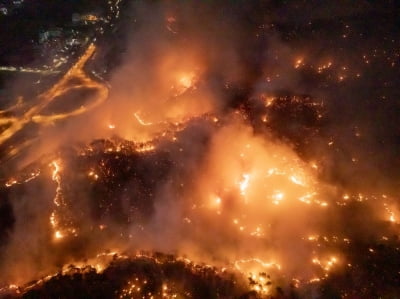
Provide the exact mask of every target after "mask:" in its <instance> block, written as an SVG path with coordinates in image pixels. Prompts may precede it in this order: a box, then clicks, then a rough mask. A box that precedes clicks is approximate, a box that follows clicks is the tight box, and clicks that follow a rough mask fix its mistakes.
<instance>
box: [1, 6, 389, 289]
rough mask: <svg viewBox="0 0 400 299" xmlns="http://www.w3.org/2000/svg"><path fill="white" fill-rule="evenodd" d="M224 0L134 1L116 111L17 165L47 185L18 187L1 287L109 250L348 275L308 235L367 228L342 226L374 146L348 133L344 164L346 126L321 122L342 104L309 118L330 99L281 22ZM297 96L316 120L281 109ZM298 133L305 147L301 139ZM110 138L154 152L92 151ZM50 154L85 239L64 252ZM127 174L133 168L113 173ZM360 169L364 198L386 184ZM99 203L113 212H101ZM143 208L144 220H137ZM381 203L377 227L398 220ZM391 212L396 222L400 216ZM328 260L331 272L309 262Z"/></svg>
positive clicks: (57, 129)
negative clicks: (277, 27) (344, 208)
mask: <svg viewBox="0 0 400 299" xmlns="http://www.w3.org/2000/svg"><path fill="white" fill-rule="evenodd" d="M216 2H217V1H215V2H212V3H211V2H209V3H208V2H207V3H203V2H202V1H197V2H190V3H189V2H182V3H180V4H179V5H175V4H173V3H170V2H161V3H160V2H153V3H143V2H137V1H135V2H134V3H133V4H132V6H131V7H130V9H131V15H130V18H131V22H130V23H129V25H128V28H127V30H128V31H129V32H130V33H129V34H128V35H127V36H128V37H127V41H126V43H127V45H128V46H127V49H128V50H127V51H126V53H124V55H123V57H122V63H121V65H120V66H118V67H116V69H115V70H113V72H112V74H111V76H110V86H111V88H110V91H109V97H108V99H107V101H105V102H104V103H102V104H101V105H99V106H97V107H94V108H93V109H92V110H88V111H87V112H86V113H84V114H82V115H79V116H76V117H71V118H67V119H66V120H65V121H63V122H62V123H61V124H56V125H55V126H46V127H43V128H42V129H41V131H40V139H39V140H38V141H37V142H36V143H35V147H34V148H33V147H31V148H30V149H29V153H28V154H27V155H25V156H24V157H23V159H22V162H21V163H20V167H21V168H22V166H24V167H25V166H26V165H29V164H30V163H32V162H35V161H36V160H37V159H38V158H39V157H41V158H42V160H43V161H45V162H43V165H42V166H40V167H41V172H42V173H41V175H40V182H39V183H37V184H32V186H33V187H32V188H36V189H31V185H30V184H31V183H30V184H28V186H26V187H18V188H17V189H16V191H15V190H12V191H9V195H8V198H9V200H10V201H11V203H10V205H11V206H12V210H13V213H14V215H15V223H14V224H13V226H12V229H11V230H10V234H9V238H8V240H7V243H6V245H5V246H4V248H2V260H3V262H2V263H1V266H0V267H1V268H0V269H1V270H0V272H1V276H0V277H1V279H2V280H4V281H6V282H7V283H10V282H17V283H22V282H26V281H27V280H29V279H33V278H37V277H38V276H40V275H44V273H49V272H51V271H55V270H57V269H59V267H61V266H62V265H64V264H66V263H70V262H74V261H76V260H80V259H84V258H90V257H93V255H96V254H97V253H99V252H102V251H105V250H118V251H119V252H128V253H129V252H134V251H135V250H142V249H144V250H154V251H162V252H169V253H176V254H177V255H179V256H187V257H189V258H190V259H194V260H197V261H201V262H206V263H210V264H213V265H219V266H229V265H230V266H232V267H236V269H238V270H240V271H243V272H245V273H246V274H247V273H248V272H257V271H258V272H260V271H261V272H263V271H267V272H271V273H273V274H274V275H276V276H274V278H275V279H278V278H279V277H283V276H285V277H299V278H300V279H306V280H307V279H310V278H313V277H316V276H321V273H323V270H322V268H324V267H325V268H331V267H335V266H337V264H338V267H341V266H343V265H344V263H345V258H344V257H342V256H341V253H340V252H338V251H337V250H335V248H330V247H328V248H324V249H321V251H320V252H316V251H315V250H311V245H310V244H309V243H307V239H308V238H309V236H310V235H323V234H324V233H326V232H336V231H338V230H339V231H340V233H339V234H338V238H342V239H343V238H346V237H348V235H349V232H348V231H345V229H344V228H343V227H344V226H345V225H346V224H343V223H342V221H344V223H348V222H347V221H349V222H351V223H352V224H354V226H359V225H362V220H361V219H351V220H349V219H350V218H351V217H348V218H347V215H346V218H345V217H344V216H343V218H345V219H344V220H343V218H342V215H341V216H338V215H336V214H335V211H336V210H337V209H339V208H336V207H335V205H336V203H337V202H340V203H342V202H343V198H345V199H346V196H347V195H344V194H345V191H346V188H347V187H349V186H347V185H346V183H344V182H347V181H348V180H349V179H350V178H352V177H354V175H355V174H359V173H360V170H359V169H358V170H357V169H356V170H354V169H353V168H352V167H349V166H348V165H349V163H350V164H351V163H352V162H351V160H352V158H354V157H353V156H352V151H353V150H354V148H356V149H357V150H358V152H359V153H360V152H361V153H362V151H361V149H360V148H361V146H360V145H359V144H356V143H353V141H352V139H351V138H352V137H354V136H339V137H337V138H336V139H335V142H337V143H338V144H346V146H344V150H343V152H340V154H338V153H337V151H336V152H333V153H332V152H331V151H329V150H327V145H326V144H327V143H328V142H330V141H331V140H330V138H331V135H332V132H335V134H337V132H341V130H340V128H343V127H344V126H342V125H341V124H333V123H334V120H335V117H336V116H335V115H334V116H333V117H332V115H331V114H329V113H328V115H325V114H324V112H323V111H322V112H321V111H319V109H321V110H323V109H327V110H328V111H331V110H330V109H331V106H330V105H332V104H331V103H328V104H321V102H323V101H320V102H315V103H314V102H310V103H311V104H310V103H308V104H309V106H307V107H308V108H307V107H306V108H307V109H309V110H307V109H305V108H302V107H303V106H304V105H305V104H306V100H307V101H311V100H310V98H311V97H314V96H315V97H322V98H324V100H326V99H328V100H329V97H328V96H326V94H325V93H323V92H321V90H320V89H317V88H315V89H314V87H313V86H311V84H310V83H309V82H308V81H307V80H305V81H303V80H304V78H301V76H300V75H299V74H298V72H297V71H295V70H294V68H293V63H296V60H297V59H296V55H298V52H301V51H300V50H299V49H293V48H292V47H291V46H290V45H288V44H286V43H285V42H284V41H283V39H282V38H281V37H280V36H279V35H278V34H276V33H275V34H266V33H265V32H264V31H263V30H261V29H260V28H261V27H260V26H261V25H260V24H264V23H268V17H266V16H265V15H264V14H261V13H259V14H258V13H257V11H259V10H261V9H263V8H265V7H266V6H267V4H266V3H264V4H260V3H258V4H250V3H248V1H238V4H230V5H227V4H224V3H223V2H224V1H222V2H219V1H218V3H216ZM321 14H325V13H324V12H321ZM300 54H301V53H300ZM320 58H321V60H323V57H320ZM304 94H311V97H308V98H307V97H303V98H301V96H303V95H304ZM293 95H299V97H298V99H300V100H293V101H292V102H291V105H293V107H296V108H295V109H294V111H295V112H304V111H306V112H307V111H311V112H310V115H311V116H308V115H306V116H305V117H304V119H302V120H298V119H295V120H294V121H293V119H291V118H290V117H289V116H288V115H289V114H288V113H289V112H290V111H286V110H284V108H282V107H281V106H279V105H278V104H279V103H280V102H278V101H277V100H276V97H279V96H283V97H285V96H287V97H288V98H290V97H292V96H293ZM95 96H96V95H94V96H93V97H95ZM301 99H303V100H304V101H302V100H301ZM277 103H278V104H277ZM303 104H304V105H303ZM252 105H253V106H252ZM282 105H283V104H282ZM295 105H297V106H295ZM302 105H303V106H302ZM324 105H325V106H324ZM283 106H284V105H283ZM271 107H272V108H271ZM299 107H300V108H299ZM310 107H311V108H310ZM257 108H260V109H258V110H257ZM274 109H275V110H274ZM280 109H281V110H280ZM296 109H297V110H296ZM301 109H303V110H301ZM313 109H314V110H313ZM282 111H284V113H286V114H285V115H286V116H287V118H286V120H287V123H281V122H278V123H274V122H273V120H274V114H273V113H276V115H280V114H279V113H282ZM264 112H265V113H264ZM292 112H293V111H292ZM307 113H308V112H307ZM314 114H315V115H314ZM269 118H270V119H272V122H270V123H268V119H269ZM309 118H310V119H312V120H313V121H309ZM314 118H315V119H316V120H315V121H314ZM319 118H321V119H322V120H319ZM338 119H339V117H338ZM266 123H267V124H266ZM303 127H307V128H306V129H304V130H303ZM299 131H300V132H301V133H302V134H303V133H304V135H303V136H301V139H302V141H303V143H301V142H297V140H295V138H293V136H292V135H291V134H292V133H293V132H295V133H296V132H299ZM279 133H283V134H279ZM282 135H284V136H282ZM303 137H304V138H303ZM98 139H113V140H114V141H115V140H118V142H119V141H121V140H123V141H124V142H134V143H135V144H139V143H140V144H141V143H145V144H147V143H149V144H151V146H154V150H153V151H149V152H148V153H140V154H132V153H130V154H125V153H123V150H122V151H121V153H119V152H118V154H115V152H116V150H114V149H113V150H110V152H111V153H114V154H115V156H111V155H112V154H110V155H109V156H106V153H107V146H108V145H107V144H106V142H104V144H103V143H101V142H100V145H99V148H100V149H99V152H101V154H99V155H97V152H96V149H93V148H95V147H96V145H93V144H92V145H91V150H90V151H86V152H85V150H83V149H82V148H86V147H88V145H89V144H91V143H92V141H93V140H98ZM115 142H116V141H115ZM366 142H367V141H366ZM122 143H123V142H122ZM348 144H349V145H348ZM113 146H114V145H110V147H113ZM81 152H85V155H86V156H85V155H81ZM103 154H104V156H102V155H103ZM79 155H80V156H79ZM96 155H97V156H96ZM49 156H50V158H46V157H49ZM77 156H79V158H78V157H77ZM365 156H367V155H365ZM43 157H44V158H43ZM86 157H87V158H86ZM53 158H54V159H59V160H60V162H59V164H60V167H61V171H60V174H59V175H60V177H61V180H62V183H61V189H62V191H61V192H62V194H63V195H62V196H64V197H65V198H66V199H65V200H66V202H67V204H66V206H65V207H63V208H60V211H61V212H60V214H62V213H65V214H68V215H69V214H71V215H70V216H68V217H69V218H68V219H67V221H66V222H68V223H72V224H71V227H77V228H78V230H77V232H78V233H76V236H75V235H74V234H75V232H73V233H71V235H69V236H66V237H65V238H63V239H61V240H54V238H53V233H54V231H52V229H51V227H50V223H49V216H50V215H51V213H52V211H53V210H54V209H55V207H54V205H55V202H54V198H53V196H54V194H55V192H56V188H57V187H58V185H57V184H58V182H57V179H55V177H54V173H52V172H54V167H55V166H54V165H53V164H51V161H52V160H53ZM356 158H357V159H361V158H360V157H356ZM91 159H92V160H93V161H92V160H91ZM107 159H108V160H107ZM123 159H125V160H123ZM132 159H135V160H134V161H133V160H132ZM110 160H112V163H111V162H110V164H107V163H108V162H109V161H110ZM117 160H118V161H122V162H116V161H117ZM104 161H105V162H104ZM129 161H130V162H129ZM132 161H133V162H132ZM321 161H322V162H321ZM101 163H105V164H106V166H104V167H103V168H102V167H101V166H100V165H101ZM113 163H114V164H113ZM118 163H119V164H118ZM34 165H36V164H35V163H34ZM52 165H53V166H52ZM115 165H118V166H120V167H121V169H123V171H122V170H121V172H124V171H125V172H124V173H123V174H115V175H114V174H113V172H116V171H118V169H116V168H115V167H114V166H115ZM31 167H32V164H31ZM113 167H114V168H113ZM128 168H129V169H128ZM92 169H94V170H92ZM104 169H105V170H104ZM132 169H134V170H132ZM337 169H339V170H337ZM360 169H361V171H365V170H368V171H369V173H368V175H366V177H365V180H364V178H362V179H354V180H351V182H356V183H355V184H354V185H355V187H354V189H355V190H357V191H359V190H360V188H359V186H360V185H362V183H363V182H365V181H368V180H370V178H371V177H372V178H375V177H376V176H378V175H376V169H375V168H374V167H373V166H371V165H370V164H368V163H366V164H365V166H363V167H360ZM103 170H104V171H103ZM102 171H103V172H102ZM107 171H109V172H107ZM88 173H89V176H90V179H88V178H87V176H88ZM110 173H111V174H110ZM95 175H99V176H100V179H99V181H98V182H93V180H92V178H93V177H94V176H95ZM52 176H53V178H52ZM102 176H103V177H107V179H108V180H106V179H104V181H102V179H103V177H102ZM111 177H112V179H111ZM114 178H115V179H114ZM146 178H147V179H146ZM46 179H47V180H48V181H49V182H51V183H48V182H47V181H46ZM102 184H103V185H102ZM377 185H379V184H377ZM352 187H353V186H352ZM377 187H378V186H377ZM379 187H380V186H379ZM96 188H97V189H96ZM116 189H118V190H116ZM110 190H111V191H110ZM108 192H109V193H108ZM20 193H22V194H20ZM351 196H352V195H351ZM379 196H381V195H379ZM385 196H386V195H385ZM385 198H386V197H385ZM102 200H104V202H106V200H112V202H113V204H114V206H112V205H110V206H107V205H106V204H104V206H102V208H104V207H105V208H104V211H106V212H104V211H103V210H101V209H100V210H101V211H100V212H98V213H97V212H93V211H95V210H96V209H97V207H94V206H98V205H103V203H104V202H103V201H102ZM141 200H142V201H144V203H140V201H141ZM132 202H134V204H137V206H139V208H136V209H132V206H133V205H134V204H132ZM375 206H378V204H376V203H371V204H370V205H369V206H368V208H366V210H367V212H371V213H372V216H371V218H372V219H371V221H373V222H378V221H380V220H382V218H383V217H386V215H385V216H384V212H385V211H383V210H382V209H380V210H379V211H378V209H376V210H377V211H373V210H374V207H375ZM388 209H389V210H390V211H394V212H395V211H396V210H395V206H394V205H393V206H392V205H390V206H388ZM96 211H97V210H96ZM96 213H97V214H96ZM113 213H114V214H113ZM360 214H361V212H360ZM43 215H46V217H44V216H43ZM120 215H124V216H120ZM126 215H128V216H126ZM125 216H126V217H127V218H129V221H124V220H122V218H124V217H125ZM66 217H67V216H66ZM364 225H365V224H364ZM364 225H362V229H361V228H360V231H362V232H363V233H364V232H365V230H367V229H365V230H364ZM365 226H366V225H365ZM98 227H101V229H100V230H99V229H98ZM370 231H372V233H371V234H372V235H373V234H374V230H373V229H371V230H370ZM343 232H344V233H343ZM341 233H342V234H341ZM350 233H351V232H350ZM368 234H369V233H368ZM368 234H367V235H368ZM368 236H369V235H368ZM69 240H72V241H69ZM316 256H318V258H319V262H318V263H312V262H311V261H312V260H313V259H315V257H316ZM331 256H334V257H335V259H338V260H339V261H340V262H338V263H337V262H336V260H335V262H332V260H330V259H331ZM261 261H262V262H261ZM329 263H330V264H329ZM316 264H317V265H316ZM328 266H329V267H328ZM27 269H28V270H27ZM328 270H330V269H328Z"/></svg>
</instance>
